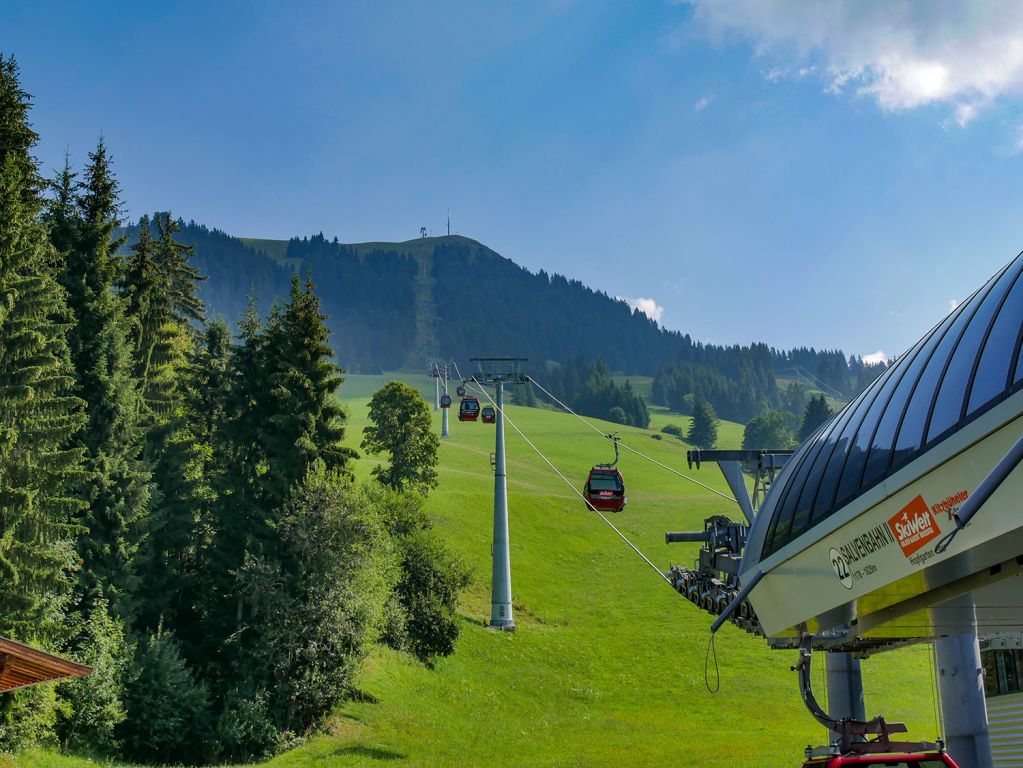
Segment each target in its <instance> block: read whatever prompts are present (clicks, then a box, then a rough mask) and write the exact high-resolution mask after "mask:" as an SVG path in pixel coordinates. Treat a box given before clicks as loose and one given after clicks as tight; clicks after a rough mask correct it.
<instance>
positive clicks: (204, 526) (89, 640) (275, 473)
mask: <svg viewBox="0 0 1023 768" xmlns="http://www.w3.org/2000/svg"><path fill="white" fill-rule="evenodd" d="M30 107H31V99H30V96H29V94H28V93H27V92H26V91H25V90H24V89H23V87H22V85H21V83H20V82H19V73H18V68H17V65H16V63H15V61H14V60H13V59H11V58H8V57H5V56H0V297H2V301H0V413H2V417H0V495H2V503H0V511H2V515H3V524H2V536H0V573H2V574H3V577H4V579H5V581H6V583H7V588H6V589H4V590H3V592H2V597H0V634H2V635H4V636H8V637H10V638H12V639H15V640H18V641H21V642H26V643H29V644H32V645H35V646H38V647H40V648H43V649H46V650H50V651H54V652H57V653H62V654H65V655H68V656H71V657H73V658H75V659H77V660H79V661H81V662H83V663H86V664H89V665H91V666H92V667H93V668H94V670H95V671H94V673H93V674H92V675H91V676H89V677H87V678H85V679H83V680H80V681H76V682H74V683H69V684H65V685H60V686H37V687H33V688H27V689H24V690H21V691H17V692H14V693H11V694H7V695H5V696H4V697H2V698H0V748H2V749H8V750H9V749H16V748H20V747H22V746H24V745H27V744H31V743H37V742H41V741H42V742H46V741H50V742H52V741H58V742H59V743H61V744H63V745H65V746H68V747H71V748H75V749H82V750H85V751H88V752H91V753H93V754H106V755H111V756H118V757H125V758H129V759H132V760H139V761H154V762H187V763H202V762H213V761H225V760H241V759H249V758H254V757H259V756H263V755H266V754H269V753H272V752H274V751H275V750H277V749H279V748H281V747H283V746H286V745H287V744H289V743H291V742H292V741H293V740H294V739H296V738H299V737H301V736H302V735H303V734H305V733H306V732H307V731H308V730H309V729H310V728H311V727H313V726H314V725H315V724H316V723H317V722H318V721H319V720H320V719H321V718H322V717H323V716H324V715H325V713H327V712H328V710H329V709H330V708H331V707H332V706H333V705H334V704H335V703H336V702H337V701H338V700H339V699H340V698H342V697H344V696H345V695H350V694H352V693H353V689H352V686H353V682H352V681H353V674H354V671H355V670H356V668H357V667H358V665H359V663H360V662H361V661H362V659H363V658H364V656H365V654H366V652H367V649H368V647H369V644H370V643H372V642H374V641H377V640H384V641H386V642H388V643H390V644H391V645H392V646H394V647H396V648H398V649H401V650H406V651H408V652H410V653H413V654H414V655H416V656H418V657H419V658H420V659H422V660H424V661H426V662H429V661H430V660H431V659H433V658H435V657H437V656H439V655H444V654H447V653H450V652H451V650H452V648H453V643H454V639H455V637H456V636H457V633H458V624H457V623H456V621H455V617H454V609H455V601H456V599H457V594H458V591H459V589H461V587H462V586H463V585H464V584H465V578H466V577H465V573H464V571H463V569H462V567H461V566H460V565H459V564H458V562H456V561H455V560H454V559H453V558H452V557H451V555H450V554H449V553H448V552H447V550H445V549H444V547H443V546H442V545H441V544H440V543H439V541H438V540H437V538H436V537H435V535H434V533H433V531H432V529H431V522H430V520H429V518H428V517H427V515H426V513H425V512H424V510H423V507H422V501H423V497H422V496H421V495H420V492H419V491H425V490H428V485H427V486H422V485H420V486H418V487H419V491H416V490H404V491H403V490H400V489H401V487H402V485H401V483H398V484H397V489H396V488H395V487H393V486H395V484H394V483H391V485H387V484H384V483H380V482H371V483H367V484H359V483H356V482H355V481H354V480H353V478H352V474H351V471H350V462H351V460H352V458H353V457H354V456H355V453H354V451H353V450H352V449H350V448H347V447H344V446H343V445H342V439H343V438H344V436H345V422H346V416H345V412H344V410H343V409H342V408H341V406H340V403H339V401H338V400H337V398H336V392H337V390H338V388H339V387H340V386H342V384H343V381H344V377H343V371H342V370H341V368H340V367H338V365H337V364H336V363H335V351H334V349H333V348H332V346H331V340H330V332H329V330H328V328H327V326H326V324H325V315H324V311H323V309H322V307H321V302H320V298H319V292H320V289H319V288H318V287H317V286H316V285H315V284H314V282H313V279H312V276H311V274H321V273H322V274H323V275H324V277H325V279H326V280H328V281H329V280H332V279H336V278H337V275H339V274H340V273H339V272H335V273H332V272H330V271H329V270H326V269H323V270H321V271H314V272H313V273H310V274H306V275H299V274H297V273H295V272H294V270H291V271H289V272H287V273H284V274H279V273H278V272H274V271H273V270H268V271H267V274H268V275H270V277H269V278H267V279H272V280H276V281H277V283H275V291H276V289H281V291H280V295H281V296H282V298H281V300H279V301H274V302H273V303H271V304H262V305H257V304H256V302H255V300H253V301H252V302H250V303H249V304H248V305H247V306H245V307H240V306H239V305H237V303H235V304H232V305H230V306H231V309H232V310H233V311H235V312H237V315H238V316H237V317H233V318H232V319H231V321H232V322H233V323H234V326H233V327H234V329H235V330H232V328H229V326H228V325H227V324H225V322H223V321H222V320H219V319H217V320H211V319H210V318H209V312H208V309H207V306H206V305H205V303H204V301H203V299H202V296H203V295H204V290H206V288H205V286H207V285H212V284H213V282H214V281H213V280H207V276H208V275H207V274H206V273H205V272H204V269H203V266H204V262H203V260H202V259H201V258H199V257H198V255H197V252H196V249H195V248H193V246H192V245H191V244H189V243H187V242H186V241H185V240H184V239H183V238H182V224H181V223H180V222H179V221H177V220H176V219H175V218H174V217H173V216H171V215H170V214H158V215H156V216H154V217H153V218H152V219H144V220H143V221H142V222H141V226H139V227H137V233H136V235H137V236H136V237H134V238H133V239H132V240H131V242H126V241H125V240H124V239H123V238H122V237H120V233H121V231H122V230H121V229H120V226H121V223H122V222H121V221H120V213H119V212H120V211H121V208H122V201H121V200H120V197H119V189H118V183H117V176H116V168H115V164H114V161H113V154H112V150H111V148H108V147H107V146H106V145H105V144H104V142H103V141H102V140H100V141H99V142H98V143H97V145H96V147H95V148H94V149H93V151H91V152H90V153H89V154H88V157H87V159H86V160H85V162H84V163H82V164H81V165H80V166H78V165H76V164H75V163H72V162H71V160H70V159H69V160H68V161H67V163H66V164H65V167H64V168H63V169H61V170H60V171H59V173H57V174H55V177H54V178H52V179H48V178H44V177H43V175H42V174H41V172H40V169H39V167H38V164H37V163H36V161H35V160H34V158H33V154H32V153H33V147H34V145H35V144H36V141H37V138H38V137H37V136H36V134H35V133H34V131H33V129H32V125H31V121H30V114H29V112H30ZM207 236H208V237H209V238H211V239H215V238H217V237H218V235H217V234H216V233H207ZM236 255H237V256H238V258H239V259H245V258H249V259H254V256H253V254H252V253H249V252H245V251H244V250H239V251H238V253H237V254H236ZM315 266H317V267H318V266H319V265H318V264H316V265H315ZM392 266H393V265H381V266H379V268H380V269H385V270H386V269H390V268H391V267H392ZM237 271H244V270H237V269H236V272H237ZM259 275H260V273H259V271H258V268H255V269H253V270H249V271H246V277H247V278H253V277H256V278H258V277H259ZM285 278H286V280H285ZM230 279H231V278H230V276H228V275H225V274H222V273H217V274H216V275H215V280H216V282H217V287H215V288H211V289H210V290H212V291H214V295H217V294H216V291H220V290H233V289H235V288H237V289H238V290H241V288H242V286H238V285H233V284H232V283H231V282H230ZM260 279H262V278H260ZM225 286H227V287H226V288H225ZM264 287H266V286H264ZM232 295H233V294H232ZM273 295H277V294H276V293H274V294H273ZM403 300H405V297H403V296H401V295H400V294H399V295H397V296H396V297H395V301H396V302H398V301H403ZM413 405H414V404H413ZM422 407H423V408H425V404H424V405H423V406H422ZM434 460H435V457H434Z"/></svg>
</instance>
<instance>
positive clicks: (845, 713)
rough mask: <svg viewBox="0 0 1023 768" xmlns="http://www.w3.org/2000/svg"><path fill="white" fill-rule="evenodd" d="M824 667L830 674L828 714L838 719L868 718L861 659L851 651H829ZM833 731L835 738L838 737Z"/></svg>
mask: <svg viewBox="0 0 1023 768" xmlns="http://www.w3.org/2000/svg"><path fill="white" fill-rule="evenodd" d="M824 668H825V669H826V670H827V674H828V714H829V715H831V716H832V717H833V718H835V719H836V720H844V719H846V718H851V719H853V720H866V719H867V707H866V704H865V702H864V700H863V672H862V670H861V669H860V660H859V659H857V658H855V657H854V656H853V655H852V654H851V653H844V652H843V653H828V654H826V655H825V658H824ZM832 733H833V736H834V738H837V737H838V734H836V733H834V732H832ZM834 738H833V739H832V740H834Z"/></svg>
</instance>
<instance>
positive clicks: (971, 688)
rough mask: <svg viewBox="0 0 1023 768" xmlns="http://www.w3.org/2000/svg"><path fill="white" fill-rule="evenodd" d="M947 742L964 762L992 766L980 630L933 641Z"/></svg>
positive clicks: (961, 763) (957, 757) (953, 755)
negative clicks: (978, 632) (981, 659)
mask: <svg viewBox="0 0 1023 768" xmlns="http://www.w3.org/2000/svg"><path fill="white" fill-rule="evenodd" d="M934 655H935V659H936V666H937V669H936V672H935V673H936V674H937V676H938V692H939V694H940V697H941V714H942V719H943V720H944V724H945V733H944V737H945V745H946V747H947V748H948V753H949V754H950V755H951V756H952V758H953V759H954V760H955V761H956V762H957V763H959V765H962V766H976V768H993V765H994V761H993V759H992V757H991V738H990V736H989V734H988V722H987V704H986V702H985V700H984V668H983V666H982V665H981V661H980V643H979V642H978V641H977V634H976V633H975V632H974V633H973V634H968V635H950V636H949V637H942V638H940V639H938V640H935V641H934Z"/></svg>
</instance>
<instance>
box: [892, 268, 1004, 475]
mask: <svg viewBox="0 0 1023 768" xmlns="http://www.w3.org/2000/svg"><path fill="white" fill-rule="evenodd" d="M986 287H987V286H985V288H986ZM984 292H985V291H984V289H983V288H982V289H981V290H979V291H977V293H975V294H974V295H973V296H972V297H971V298H970V299H969V300H968V301H964V302H963V303H962V304H961V305H960V306H959V308H958V309H956V310H955V312H953V313H952V314H951V315H950V316H949V318H946V322H947V321H948V320H951V325H947V324H943V327H944V328H946V329H947V330H945V335H944V336H943V337H942V338H941V340H940V341H939V342H938V346H937V347H936V348H935V350H934V353H933V354H932V355H931V359H930V360H929V361H928V362H927V367H926V368H924V372H923V374H921V376H920V381H918V382H917V385H916V389H915V390H913V396H912V397H911V398H910V399H909V406H908V407H907V408H906V415H905V416H904V417H903V419H902V426H901V427H900V428H899V436H898V437H897V438H896V440H895V459H894V463H896V464H899V463H901V462H902V461H903V460H904V459H905V458H906V457H908V456H910V455H911V454H913V453H915V452H916V451H917V450H919V448H920V446H921V445H923V431H924V426H925V425H926V424H927V414H928V413H930V409H931V401H932V400H933V399H934V390H935V389H936V388H937V386H938V381H939V380H940V379H941V372H942V371H943V370H944V369H945V363H947V362H948V356H949V355H951V354H952V349H953V348H954V347H955V343H956V341H958V339H959V334H961V333H962V331H963V326H964V325H966V321H967V320H969V319H970V317H971V316H972V315H973V310H974V309H975V308H976V306H977V302H978V301H980V299H981V298H982V297H983V296H984Z"/></svg>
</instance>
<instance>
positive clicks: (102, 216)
mask: <svg viewBox="0 0 1023 768" xmlns="http://www.w3.org/2000/svg"><path fill="white" fill-rule="evenodd" d="M117 195H118V187H117V182H116V180H115V178H114V175H113V169H112V167H111V160H110V157H109V155H108V153H107V151H106V146H105V145H104V143H103V141H102V140H100V142H99V144H98V145H97V147H96V151H95V152H92V153H90V155H89V163H88V166H87V167H86V171H85V177H84V182H83V184H82V186H81V188H80V190H79V191H78V194H77V195H76V198H75V202H76V206H75V208H76V209H77V210H76V213H75V216H76V220H75V221H73V222H72V223H71V224H73V226H72V225H71V224H68V223H67V222H64V221H63V219H62V217H64V216H66V210H59V209H58V206H59V205H64V204H66V200H62V199H61V196H60V195H58V196H57V200H56V204H55V205H54V206H51V211H50V214H51V215H50V223H51V238H53V239H54V241H55V242H56V243H58V244H59V245H60V246H61V247H62V250H63V252H62V253H61V254H60V257H61V259H60V270H59V273H58V277H59V279H60V281H61V283H62V284H63V286H64V288H65V290H66V291H67V295H68V303H69V306H70V308H71V311H72V313H73V315H74V318H75V323H74V325H72V326H71V328H70V329H69V332H68V342H69V345H70V348H71V361H72V363H73V365H74V368H75V371H76V374H77V387H76V392H77V394H78V395H79V397H81V398H82V399H83V400H85V401H86V403H87V410H88V423H87V424H86V428H85V430H83V431H82V432H81V433H80V434H79V435H78V436H77V437H76V438H74V439H73V441H72V445H74V446H75V447H81V448H84V449H85V454H86V459H87V463H88V466H89V469H90V471H91V473H92V480H91V481H90V482H89V483H88V484H86V485H84V486H83V487H81V488H80V493H81V495H82V497H83V499H84V500H85V502H86V503H87V504H88V508H87V510H86V511H85V513H84V515H83V516H82V518H81V523H82V525H83V526H84V528H85V529H86V533H85V534H84V535H82V536H81V537H79V539H78V553H79V556H80V558H81V560H82V568H81V570H80V572H79V589H80V592H81V594H82V596H83V598H84V600H83V602H82V603H81V605H82V606H83V607H84V608H86V609H87V608H88V605H90V604H91V602H92V601H93V600H94V599H95V598H96V597H98V596H101V595H102V596H105V597H106V598H107V599H108V600H109V602H110V604H111V607H112V608H113V610H114V612H115V613H117V614H119V615H121V616H122V617H126V616H128V615H129V614H130V613H131V609H132V606H131V594H132V592H133V590H134V589H135V586H136V583H137V580H136V574H135V563H134V560H135V553H136V551H137V549H138V546H139V543H140V541H141V539H142V535H143V524H144V520H145V515H146V511H147V505H148V501H149V486H148V483H149V473H148V472H147V470H146V468H145V466H144V464H143V463H142V460H141V450H142V434H141V431H140V429H139V425H138V420H137V419H138V413H137V412H138V409H137V394H136V385H135V380H134V378H133V377H132V375H131V373H132V372H131V363H132V361H131V355H130V349H129V347H128V344H127V339H126V321H125V316H124V310H123V302H122V299H121V298H120V297H119V296H118V294H117V293H116V292H115V286H116V285H117V284H119V282H120V281H121V278H122V274H121V273H122V266H123V265H122V262H121V260H120V258H119V257H118V256H116V255H115V249H116V248H117V246H118V244H117V243H115V242H113V240H112V236H113V233H114V231H115V229H116V227H117V226H118V223H119V222H118V199H117ZM58 222H63V226H62V227H61V228H60V229H57V228H54V225H55V224H56V223H58Z"/></svg>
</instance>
